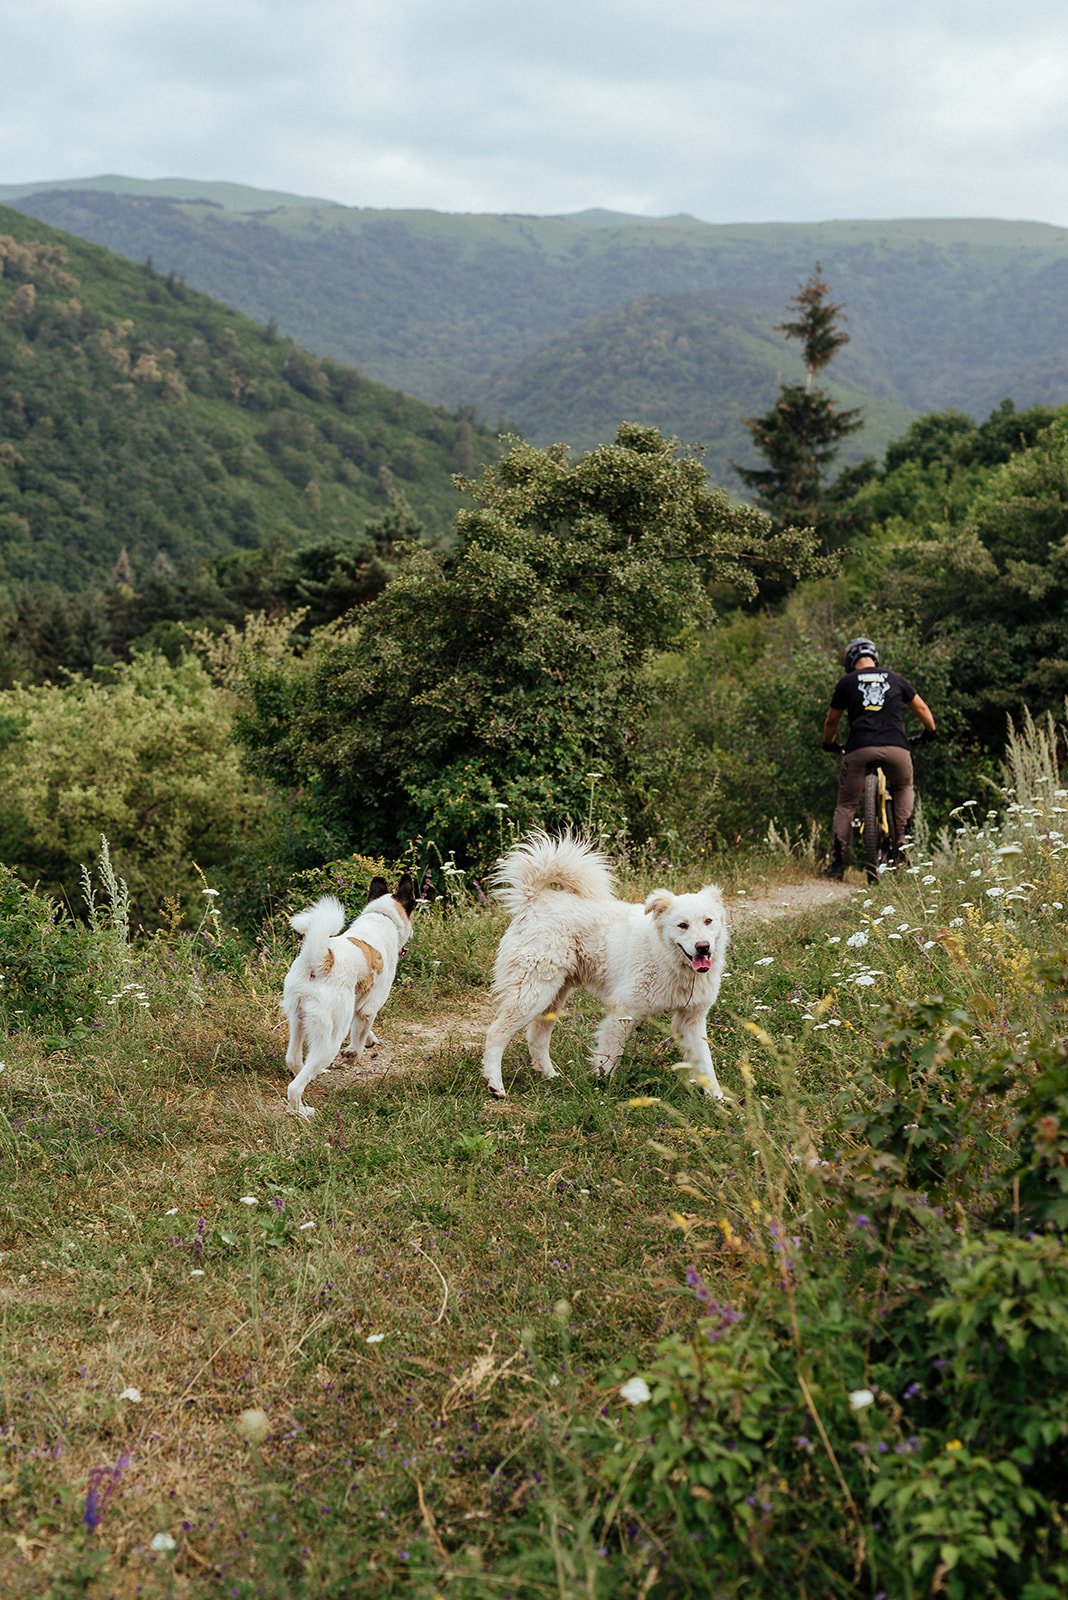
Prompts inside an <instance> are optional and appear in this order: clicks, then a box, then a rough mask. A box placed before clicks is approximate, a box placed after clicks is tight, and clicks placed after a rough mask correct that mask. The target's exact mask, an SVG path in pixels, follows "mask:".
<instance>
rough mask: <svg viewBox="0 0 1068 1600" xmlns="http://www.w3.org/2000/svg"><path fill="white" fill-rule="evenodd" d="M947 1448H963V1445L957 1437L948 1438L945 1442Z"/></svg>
mask: <svg viewBox="0 0 1068 1600" xmlns="http://www.w3.org/2000/svg"><path fill="white" fill-rule="evenodd" d="M946 1449H947V1450H963V1449H964V1446H963V1444H962V1443H961V1441H960V1440H959V1439H949V1440H947V1442H946Z"/></svg>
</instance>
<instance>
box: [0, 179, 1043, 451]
mask: <svg viewBox="0 0 1068 1600" xmlns="http://www.w3.org/2000/svg"><path fill="white" fill-rule="evenodd" d="M5 197H6V198H8V199H10V200H11V202H12V203H13V204H15V205H17V206H18V207H19V208H20V209H21V210H23V211H25V212H29V213H32V214H33V215H36V216H40V217H43V218H45V219H47V220H48V221H51V222H53V223H55V224H56V225H57V226H60V227H63V228H66V229H69V230H70V231H71V232H73V233H78V234H81V235H82V236H84V237H86V238H91V239H94V240H96V241H97V242H99V243H102V244H106V245H107V246H108V248H110V249H113V250H116V251H120V252H122V253H123V254H125V255H128V256H130V257H132V258H133V259H134V260H135V261H144V260H146V259H148V258H151V260H152V261H153V262H154V263H155V266H156V268H157V269H158V270H161V271H164V272H170V271H174V272H176V273H177V274H179V275H180V276H182V277H183V278H184V279H186V280H187V281H188V282H189V283H191V284H195V285H196V286H197V287H198V288H201V289H204V290H207V291H208V292H210V293H212V294H214V295H217V296H219V297H221V298H224V299H226V300H228V301H230V302H232V303H234V304H237V305H240V306H241V307H242V308H243V309H244V310H246V311H247V312H248V313H249V314H250V315H252V316H254V317H255V318H257V319H258V320H260V321H262V322H268V321H270V320H272V319H273V320H274V322H276V323H277V325H278V327H279V328H280V329H283V330H284V331H285V332H286V333H287V334H290V335H292V336H293V337H294V338H297V339H299V340H300V341H301V343H303V344H305V345H307V346H308V347H309V348H310V349H313V350H316V351H318V352H320V353H322V354H327V355H330V356H333V357H335V358H337V359H342V360H349V361H356V362H358V363H359V365H360V366H361V368H362V369H363V370H364V371H365V372H367V373H368V374H370V375H372V376H374V377H376V378H379V379H381V380H383V381H384V382H387V383H390V384H395V385H397V386H398V387H400V388H402V389H404V390H406V391H407V392H409V393H412V394H416V395H419V396H421V397H422V398H423V399H425V400H428V401H432V402H438V403H443V404H445V405H447V406H449V407H455V406H459V405H473V406H475V407H477V409H478V411H479V412H480V413H481V414H482V415H483V416H485V417H486V418H487V419H489V420H490V421H492V422H494V423H496V422H498V421H505V422H511V423H512V424H514V425H515V426H516V427H518V428H519V429H521V430H522V431H523V432H525V433H526V434H527V435H528V436H529V437H531V438H532V439H534V440H535V441H536V442H546V441H548V440H556V439H565V440H568V441H573V442H575V443H589V442H592V441H593V440H594V439H596V438H604V437H606V436H607V435H608V434H609V433H610V432H611V430H612V428H614V426H615V424H616V423H617V422H618V421H619V420H620V419H621V418H622V417H624V416H628V417H633V418H634V419H635V420H639V421H650V422H658V423H661V424H662V425H665V426H671V427H672V429H673V431H678V432H679V433H680V434H681V435H683V436H684V437H686V438H688V439H692V440H707V441H709V443H710V446H711V448H710V451H709V455H708V460H709V464H710V466H711V468H712V470H713V471H714V472H716V473H717V475H719V476H721V477H725V478H727V479H728V481H729V469H728V467H727V462H728V460H729V458H730V457H732V456H733V457H735V458H736V459H752V457H751V455H747V452H749V450H750V444H749V440H748V436H747V435H746V433H745V431H744V429H743V428H742V426H741V417H742V416H744V415H747V414H752V413H753V412H756V411H760V410H763V409H765V408H766V407H767V405H768V404H770V402H771V400H772V398H773V396H774V394H775V391H776V388H777V385H778V381H779V378H780V375H782V374H785V373H786V372H787V371H789V370H791V368H790V360H791V358H790V351H789V349H788V347H787V346H786V345H785V343H784V342H783V340H782V339H781V336H779V335H778V334H776V333H775V331H774V329H775V324H776V323H777V322H779V321H781V320H782V317H783V315H784V312H785V309H786V305H787V302H788V301H789V299H790V297H791V295H792V294H793V292H794V290H795V288H796V287H797V285H798V283H799V282H801V281H802V280H803V279H804V278H805V277H807V276H808V274H809V273H810V272H811V271H812V268H813V267H814V265H815V263H816V261H817V260H818V261H820V262H821V263H822V266H823V270H824V275H825V276H826V278H827V279H828V281H829V283H830V285H831V291H832V294H833V297H834V298H835V299H836V300H838V301H840V302H842V303H843V304H844V306H845V308H846V312H847V315H848V319H849V322H848V326H849V331H850V333H851V334H852V342H851V344H849V345H848V346H847V347H846V349H845V350H844V351H843V352H842V353H841V355H840V356H839V357H838V358H837V359H836V361H835V364H834V368H833V369H832V370H833V373H834V376H835V378H836V380H837V382H838V383H840V384H841V385H842V386H843V393H846V392H848V394H849V396H850V403H863V404H864V405H865V407H866V414H867V418H868V425H867V427H866V429H865V431H864V432H863V433H861V434H859V435H857V436H856V437H855V438H854V439H853V440H851V441H849V448H848V450H847V451H844V452H843V457H844V458H845V459H849V458H850V457H851V456H852V457H856V456H858V455H863V454H876V455H878V454H879V453H881V450H882V447H883V445H884V444H885V443H886V442H887V440H888V438H889V437H891V436H892V434H893V432H894V431H897V432H900V430H901V422H900V419H901V418H906V419H907V418H908V417H910V416H913V415H915V414H916V413H918V412H924V411H931V410H943V409H948V408H951V407H956V408H960V409H962V410H965V411H968V412H970V413H971V414H972V415H975V416H982V415H986V414H987V413H988V412H989V411H990V410H991V409H992V408H993V407H994V406H996V405H997V404H998V403H999V402H1000V401H1001V400H1002V399H1003V398H1005V397H1006V396H1010V397H1011V398H1012V399H1014V400H1015V401H1016V403H1017V404H1018V405H1020V406H1027V405H1031V404H1035V403H1039V402H1045V403H1059V402H1061V401H1063V400H1064V399H1065V398H1066V396H1068V341H1066V340H1065V338H1064V328H1065V326H1066V325H1068V230H1065V229H1058V228H1054V227H1048V226H1046V225H1044V224H1039V223H1023V222H1021V223H1016V222H993V221H982V220H976V221H938V220H933V221H908V220H905V221H889V222H879V221H876V222H827V223H813V224H789V225H786V224H781V225H780V224H770V223H769V224H745V225H742V224H739V225H731V226H717V225H713V224H709V223H703V222H698V221H695V220H694V219H693V218H692V217H685V216H682V217H666V218H640V217H628V216H621V215H618V214H616V213H612V212H603V211H592V212H583V213H580V214H578V215H576V216H570V217H535V216H492V215H489V216H452V215H446V214H442V213H438V212H429V211H418V212H417V211H380V210H362V209H353V208H350V207H345V206H339V205H335V204H332V203H327V202H322V201H316V200H310V199H301V198H294V197H292V196H285V195H278V194H273V193H267V192H263V191H259V190H254V189H243V188H241V187H240V186H237V185H230V184H195V183H192V182H191V181H189V180H182V179H167V180H160V181H159V182H150V181H147V180H134V179H124V178H120V177H111V178H107V179H84V180H80V181H79V182H78V183H76V184H75V183H65V184H53V185H49V186H44V185H23V186H21V187H18V188H13V187H10V186H9V187H8V189H7V190H4V189H2V188H0V198H5ZM716 307H718V308H720V309H719V310H716V309H714V308H716ZM606 319H607V320H606ZM613 319H615V320H613ZM650 319H652V321H653V322H656V324H657V326H658V327H660V328H662V329H666V330H667V334H666V336H667V337H668V345H667V347H666V348H667V351H668V352H672V351H673V352H674V354H673V355H672V354H667V355H665V354H664V353H663V351H662V352H661V354H660V355H659V356H656V358H655V359H654V352H653V350H652V348H651V347H650V346H649V345H648V344H647V342H646V334H647V333H648V332H649V330H650V328H651V326H652V322H651V321H650ZM628 329H629V330H630V332H629V334H628V333H627V331H626V330H628ZM659 337H660V335H659V334H658V335H657V338H659ZM739 339H741V343H740V344H739ZM680 341H681V342H680ZM686 341H688V342H689V348H688V349H687V348H686V343H685V342H686ZM613 342H614V343H615V350H614V352H613V351H612V350H610V349H609V346H610V345H611V344H612V343H613ZM758 347H759V348H758ZM627 352H629V353H630V355H632V356H633V358H634V359H633V360H632V361H629V362H628V360H627V359H626V358H625V357H626V353H627ZM735 378H737V387H736V388H735V387H733V385H734V384H735ZM680 387H681V390H682V391H684V392H685V395H686V400H685V403H684V404H683V403H682V402H681V401H680Z"/></svg>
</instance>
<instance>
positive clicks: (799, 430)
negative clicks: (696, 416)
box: [731, 262, 863, 525]
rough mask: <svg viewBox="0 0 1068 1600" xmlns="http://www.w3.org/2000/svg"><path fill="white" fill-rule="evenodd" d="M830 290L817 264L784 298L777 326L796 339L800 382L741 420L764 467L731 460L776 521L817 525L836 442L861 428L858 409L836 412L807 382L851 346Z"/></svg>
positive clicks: (785, 387)
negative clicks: (801, 362) (787, 315)
mask: <svg viewBox="0 0 1068 1600" xmlns="http://www.w3.org/2000/svg"><path fill="white" fill-rule="evenodd" d="M828 292H829V291H828V285H827V283H826V282H825V281H824V278H823V276H822V270H821V268H820V265H819V263H818V262H817V263H816V270H815V272H814V273H813V274H812V276H811V277H810V278H809V279H808V280H807V282H805V283H803V284H802V285H801V287H800V288H799V289H798V291H797V294H796V295H795V296H794V298H793V299H792V300H791V302H790V309H791V310H792V311H793V312H794V313H795V315H794V317H793V318H792V319H789V320H787V321H785V322H781V323H779V324H778V327H777V329H776V332H778V333H783V334H785V335H786V337H787V338H788V339H797V340H798V341H799V342H800V344H801V348H802V351H803V354H804V358H805V381H804V384H799V383H787V384H783V385H782V387H781V388H780V390H779V394H778V398H777V399H776V401H775V404H774V405H773V406H772V408H771V410H770V411H767V412H765V413H764V415H763V416H762V417H747V418H746V419H745V426H746V428H747V429H748V430H749V433H750V434H751V436H752V439H753V443H754V444H755V445H756V447H757V449H758V450H759V452H760V454H761V455H762V456H763V457H764V459H765V461H766V462H767V463H768V464H767V466H766V467H741V466H738V464H737V463H736V462H732V463H731V464H732V466H733V467H734V470H735V471H736V472H737V474H738V476H739V477H740V478H741V480H742V482H743V483H744V484H745V485H746V486H747V487H748V488H750V489H754V490H755V491H756V502H757V504H758V505H759V506H760V507H761V508H762V509H763V510H765V511H767V512H768V513H769V514H770V515H771V516H772V517H773V518H774V519H775V521H776V522H777V523H780V524H787V523H804V524H810V525H815V524H818V522H819V513H820V503H821V499H822V495H823V489H824V483H825V479H826V474H827V471H828V469H829V468H830V466H831V463H832V462H833V460H834V458H835V456H836V455H837V454H838V448H839V445H840V444H841V442H842V440H843V439H845V438H847V437H848V435H849V434H851V433H856V431H857V429H858V428H860V427H862V426H863V422H862V419H861V414H860V412H859V411H840V410H839V409H838V407H837V405H836V404H835V402H834V400H832V398H831V396H830V395H829V394H828V393H827V391H826V390H825V389H821V388H819V387H818V386H816V385H815V384H814V382H813V380H814V378H815V376H816V374H817V373H818V372H821V371H822V370H823V368H824V367H826V366H827V364H828V363H829V362H830V361H831V360H832V359H833V357H834V356H835V354H836V353H837V352H838V351H839V350H840V349H841V348H842V346H843V345H845V344H848V343H849V335H848V333H846V332H845V330H844V329H843V327H842V325H841V324H842V322H844V320H845V317H844V313H843V311H842V307H841V306H840V305H836V304H835V303H834V301H830V300H828V299H827V295H828Z"/></svg>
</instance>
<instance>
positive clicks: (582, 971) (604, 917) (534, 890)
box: [482, 832, 727, 1098]
mask: <svg viewBox="0 0 1068 1600" xmlns="http://www.w3.org/2000/svg"><path fill="white" fill-rule="evenodd" d="M493 885H494V889H495V893H496V896H497V898H498V899H499V900H501V901H503V903H504V904H505V906H507V908H508V910H509V911H510V912H511V913H512V921H511V923H510V924H509V926H508V928H507V930H506V931H505V934H504V937H503V938H502V940H501V943H500V948H499V949H498V951H497V960H496V963H495V966H494V972H493V979H494V994H495V996H496V998H497V1000H498V1002H499V1009H498V1012H497V1016H496V1017H495V1019H494V1021H493V1022H492V1023H491V1024H490V1027H489V1030H488V1032H487V1034H486V1048H485V1051H484V1052H483V1056H482V1073H483V1076H484V1077H485V1079H486V1082H487V1084H488V1085H489V1088H490V1091H491V1093H493V1094H495V1095H497V1096H498V1098H503V1096H504V1083H503V1080H502V1077H501V1062H502V1058H503V1056H504V1051H505V1048H506V1046H507V1045H508V1042H509V1040H511V1039H512V1038H514V1036H515V1035H516V1034H517V1033H518V1032H519V1031H520V1030H521V1029H525V1030H526V1035H527V1043H528V1044H529V1046H530V1059H531V1061H532V1063H533V1065H534V1066H535V1067H536V1068H537V1070H538V1071H539V1072H540V1073H542V1074H543V1075H544V1076H545V1077H546V1078H554V1077H555V1076H556V1069H555V1068H554V1066H553V1064H552V1061H551V1060H550V1057H549V1041H550V1037H551V1035H552V1031H553V1025H554V1023H555V1022H556V1020H557V1018H558V1016H559V1014H560V1011H561V1009H562V1007H563V1005H564V1003H565V1001H566V1000H567V997H568V995H569V994H570V993H571V992H572V990H573V989H578V988H582V989H586V990H588V991H589V993H590V994H592V995H594V996H595V998H596V999H598V1000H600V1001H601V1003H602V1004H603V1005H605V1006H607V1007H608V1015H607V1016H606V1017H605V1019H604V1021H603V1022H602V1023H601V1026H600V1028H599V1030H598V1033H597V1039H596V1043H595V1045H594V1050H593V1066H594V1070H595V1071H596V1072H598V1073H600V1074H602V1075H604V1076H607V1075H608V1074H609V1073H610V1072H612V1071H613V1070H614V1068H615V1067H616V1066H617V1064H618V1062H619V1058H620V1056H621V1055H622V1053H623V1047H624V1045H625V1044H626V1042H627V1039H628V1037H629V1036H630V1034H631V1032H632V1031H633V1029H634V1027H635V1026H636V1024H637V1023H638V1022H640V1021H641V1019H642V1018H643V1017H649V1016H663V1015H666V1016H669V1017H670V1019H671V1026H672V1028H673V1030H674V1032H675V1034H676V1035H677V1037H678V1040H679V1043H680V1045H681V1048H682V1052H683V1055H684V1056H685V1058H686V1061H687V1062H688V1063H689V1064H690V1065H691V1066H692V1067H693V1069H694V1074H695V1078H696V1080H697V1081H698V1082H700V1083H701V1084H702V1086H703V1087H704V1088H705V1090H706V1092H707V1093H709V1094H712V1095H715V1096H716V1097H717V1098H722V1097H723V1091H722V1089H721V1088H720V1086H719V1082H718V1080H717V1078H716V1073H715V1069H714V1067H713V1065H712V1055H711V1052H710V1051H709V1048H708V1039H707V1037H706V1034H707V1028H708V1012H709V1008H710V1007H711V1006H712V1005H713V1004H714V1002H715V1000H716V997H717V995H718V994H719V986H720V980H721V978H722V976H723V962H724V959H725V957H726V953H727V919H726V914H725V912H724V909H723V899H722V896H721V894H720V892H719V890H718V889H717V888H716V887H715V886H714V885H713V884H708V885H707V886H706V887H705V888H703V889H699V890H698V891H697V893H696V894H681V895H676V894H672V893H671V892H670V891H669V890H667V889H654V890H653V892H652V894H651V895H650V896H649V898H648V899H647V900H646V902H645V904H644V905H635V904H630V903H628V902H627V901H624V900H619V899H617V897H616V895H615V892H614V880H613V875H612V870H611V867H610V866H609V864H608V861H607V860H606V858H605V857H604V856H603V855H602V854H601V853H600V851H598V850H595V849H594V848H593V846H592V845H590V844H589V843H587V842H586V840H584V839H581V838H578V837H576V836H575V835H574V834H571V833H564V834H562V835H560V836H559V837H558V838H554V837H552V836H550V835H549V834H547V833H543V832H536V833H531V834H529V835H528V836H527V837H526V838H525V839H523V840H522V841H521V842H520V843H519V844H517V845H516V846H515V848H514V849H513V850H511V851H510V852H509V853H508V855H506V856H505V857H504V859H503V860H502V861H500V862H498V864H497V867H496V870H495V872H494V874H493Z"/></svg>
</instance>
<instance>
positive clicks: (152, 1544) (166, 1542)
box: [148, 1533, 178, 1550]
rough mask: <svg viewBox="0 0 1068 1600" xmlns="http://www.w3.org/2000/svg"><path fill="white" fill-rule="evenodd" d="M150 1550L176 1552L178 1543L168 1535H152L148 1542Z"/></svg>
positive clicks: (171, 1535)
mask: <svg viewBox="0 0 1068 1600" xmlns="http://www.w3.org/2000/svg"><path fill="white" fill-rule="evenodd" d="M148 1547H149V1549H150V1550H177V1548H178V1541H177V1539H175V1537H174V1535H173V1534H170V1533H154V1534H153V1535H152V1538H151V1539H150V1540H149V1546H148Z"/></svg>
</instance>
